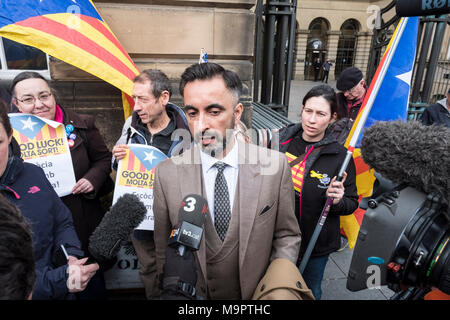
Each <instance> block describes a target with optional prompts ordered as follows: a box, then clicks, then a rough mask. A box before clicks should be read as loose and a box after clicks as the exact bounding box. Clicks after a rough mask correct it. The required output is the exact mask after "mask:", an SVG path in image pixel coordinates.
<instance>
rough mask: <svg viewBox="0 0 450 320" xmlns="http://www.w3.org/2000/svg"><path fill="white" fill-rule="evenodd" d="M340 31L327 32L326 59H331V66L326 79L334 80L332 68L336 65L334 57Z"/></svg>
mask: <svg viewBox="0 0 450 320" xmlns="http://www.w3.org/2000/svg"><path fill="white" fill-rule="evenodd" d="M340 34H341V32H340V31H329V32H328V54H327V59H328V58H329V59H331V62H332V63H333V66H332V67H331V69H330V73H329V75H328V80H335V76H334V68H335V67H336V57H337V51H338V44H339V36H340Z"/></svg>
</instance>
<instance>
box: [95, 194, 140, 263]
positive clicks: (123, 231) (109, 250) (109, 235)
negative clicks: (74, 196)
mask: <svg viewBox="0 0 450 320" xmlns="http://www.w3.org/2000/svg"><path fill="white" fill-rule="evenodd" d="M146 213H147V208H146V207H145V205H144V204H143V203H142V202H141V201H140V200H139V198H138V197H137V196H135V195H133V194H129V193H126V194H124V195H123V196H121V197H120V198H119V199H117V201H116V203H115V204H114V205H113V206H112V207H111V208H110V209H109V211H108V212H106V213H105V216H104V217H103V219H102V221H101V222H100V224H99V225H98V226H97V228H96V229H95V230H94V232H93V233H92V235H91V237H90V238H89V247H88V250H89V252H90V254H91V255H92V256H93V257H94V258H95V259H96V260H97V261H98V262H99V263H104V262H107V261H108V260H111V259H113V258H115V257H116V255H117V252H118V251H119V249H120V244H121V242H122V241H124V240H127V239H128V237H129V236H130V234H131V232H132V231H133V230H134V229H135V228H136V227H137V226H138V225H139V224H140V223H141V222H142V220H144V218H145V215H146Z"/></svg>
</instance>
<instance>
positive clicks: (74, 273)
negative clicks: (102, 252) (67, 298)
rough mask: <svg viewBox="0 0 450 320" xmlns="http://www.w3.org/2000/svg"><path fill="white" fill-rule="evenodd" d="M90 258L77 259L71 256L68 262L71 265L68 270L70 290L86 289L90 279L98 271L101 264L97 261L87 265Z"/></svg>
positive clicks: (79, 290)
mask: <svg viewBox="0 0 450 320" xmlns="http://www.w3.org/2000/svg"><path fill="white" fill-rule="evenodd" d="M87 260H88V258H83V259H77V258H75V257H72V256H69V260H68V262H67V264H68V265H69V267H68V269H67V272H68V273H69V278H68V279H67V288H68V289H69V292H81V291H83V290H84V289H86V286H87V285H88V283H89V280H91V278H92V277H93V276H94V274H95V273H96V272H97V270H98V268H99V266H98V264H97V263H93V264H88V265H85V263H86V261H87Z"/></svg>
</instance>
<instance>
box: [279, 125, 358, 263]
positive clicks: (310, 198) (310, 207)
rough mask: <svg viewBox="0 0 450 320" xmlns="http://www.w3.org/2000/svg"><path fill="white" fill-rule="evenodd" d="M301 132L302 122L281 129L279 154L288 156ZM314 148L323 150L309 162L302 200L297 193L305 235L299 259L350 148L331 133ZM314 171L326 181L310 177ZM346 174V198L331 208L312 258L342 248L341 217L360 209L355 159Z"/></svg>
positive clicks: (296, 202) (299, 217) (302, 229)
mask: <svg viewBox="0 0 450 320" xmlns="http://www.w3.org/2000/svg"><path fill="white" fill-rule="evenodd" d="M302 132H303V129H302V126H301V123H297V124H291V125H289V126H287V127H285V128H282V129H280V132H279V134H280V135H279V139H280V152H283V153H286V152H287V150H288V148H289V144H290V143H291V141H292V139H293V138H294V137H295V136H298V135H301V134H302ZM313 146H314V148H315V149H318V148H319V147H321V148H320V149H319V151H317V152H315V153H312V154H311V155H310V156H309V157H308V158H307V159H306V162H305V171H304V172H305V175H304V177H305V178H304V180H303V187H302V195H301V199H300V194H299V192H297V191H295V200H296V201H295V213H296V217H297V220H298V222H299V225H300V230H301V232H302V243H301V247H300V254H299V258H301V257H302V256H303V254H304V252H305V251H306V247H307V246H308V243H309V240H310V239H311V236H312V234H313V232H314V229H315V227H316V225H317V221H318V219H319V217H320V214H321V213H322V209H323V207H324V205H325V202H326V199H327V197H326V191H327V188H328V185H329V183H330V181H331V180H332V179H333V177H335V176H337V175H338V172H339V169H340V167H341V165H342V163H343V161H344V158H345V156H346V153H347V149H345V148H344V147H343V146H342V145H340V144H339V143H338V142H337V141H336V140H335V138H334V137H333V136H332V135H330V134H328V132H326V135H325V137H324V138H323V139H322V140H321V141H319V142H316V143H314V144H313ZM295 156H299V155H295ZM312 171H314V172H315V173H317V174H321V175H322V176H323V178H320V179H319V178H318V177H317V176H316V175H314V174H311V172H312ZM346 172H347V178H346V180H345V182H344V188H345V194H344V197H343V198H342V200H341V201H340V202H339V203H338V204H336V205H332V206H331V210H330V213H329V214H328V217H327V220H326V222H325V224H324V226H323V229H322V231H321V233H320V235H319V238H318V239H317V243H316V245H315V248H314V250H313V251H312V254H311V256H312V257H317V256H323V255H327V254H330V253H332V252H334V251H336V250H337V249H339V247H340V218H339V216H341V215H349V214H351V213H353V212H354V211H355V210H356V209H357V207H358V194H357V190H356V173H355V164H354V162H353V159H352V160H351V161H350V163H349V164H348V166H347V169H346ZM300 200H301V208H300ZM300 209H301V211H300Z"/></svg>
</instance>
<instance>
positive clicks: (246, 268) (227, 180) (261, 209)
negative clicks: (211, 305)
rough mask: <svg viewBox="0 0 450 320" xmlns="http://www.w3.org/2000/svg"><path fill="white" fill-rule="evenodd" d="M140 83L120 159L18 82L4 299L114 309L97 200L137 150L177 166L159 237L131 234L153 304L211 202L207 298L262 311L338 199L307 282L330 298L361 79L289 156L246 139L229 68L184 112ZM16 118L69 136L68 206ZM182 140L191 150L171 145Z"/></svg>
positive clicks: (330, 94)
mask: <svg viewBox="0 0 450 320" xmlns="http://www.w3.org/2000/svg"><path fill="white" fill-rule="evenodd" d="M326 63H328V66H327V68H328V70H325V71H327V73H328V71H329V67H330V66H331V63H330V61H327V62H326ZM327 78H328V77H327ZM133 82H134V86H133V95H132V98H133V99H134V102H135V106H134V110H133V113H132V115H131V116H130V117H129V118H128V119H126V121H125V124H124V126H123V129H122V133H121V136H120V138H119V139H118V141H117V142H116V144H115V146H114V148H113V149H112V152H110V151H109V150H108V148H107V146H106V145H105V142H104V140H103V138H102V136H101V135H100V133H99V130H98V129H97V127H96V125H95V121H94V117H92V116H87V115H81V114H78V113H75V112H74V111H72V110H70V109H69V108H64V107H63V106H61V105H60V104H59V103H58V102H57V100H58V99H57V93H56V92H55V91H54V90H53V89H52V88H51V85H50V84H49V82H48V81H47V80H45V79H44V78H43V77H42V76H41V75H39V74H38V73H35V72H23V73H21V74H19V75H18V76H16V78H15V79H14V80H13V82H12V87H11V95H12V98H11V105H10V106H7V105H6V104H4V103H2V105H0V193H1V196H0V217H1V218H0V239H2V240H4V241H0V242H1V243H0V270H1V274H0V282H1V283H2V286H0V299H26V298H32V299H105V298H106V297H107V294H106V288H105V281H104V278H103V269H102V268H100V266H99V265H98V264H97V263H95V262H94V263H92V262H88V258H90V254H89V250H88V247H89V237H90V235H91V234H92V233H93V232H94V230H95V228H96V227H97V226H98V225H99V223H100V221H101V220H102V218H103V216H104V213H105V210H104V209H103V208H102V206H101V204H100V197H101V196H102V195H104V194H106V193H109V192H111V191H112V183H111V181H110V173H111V169H113V170H117V164H118V161H120V160H121V159H123V158H124V157H125V155H126V149H127V148H128V146H127V144H129V143H134V144H142V145H149V146H153V147H156V148H158V149H159V150H161V151H162V152H163V153H164V154H165V155H167V156H168V157H169V159H168V160H166V161H164V162H162V163H160V164H159V165H158V166H157V168H156V173H155V180H154V203H153V214H154V221H155V224H154V231H147V230H135V231H134V232H133V233H132V234H131V235H130V238H131V241H132V243H133V246H134V248H135V250H136V254H137V257H138V259H139V261H140V264H141V268H140V270H139V273H140V277H141V280H142V282H143V284H144V287H145V292H146V297H147V299H158V298H159V297H160V295H161V286H160V278H161V276H160V275H161V274H162V273H163V270H164V264H165V257H166V256H165V252H166V247H167V243H168V238H169V234H170V232H171V230H172V229H173V228H175V227H176V226H177V225H178V223H179V213H178V212H179V207H180V203H181V202H182V200H183V199H184V197H185V196H186V195H188V194H199V195H202V196H203V197H204V198H205V199H207V202H208V207H209V211H208V214H207V216H206V221H205V227H204V236H203V237H204V238H203V240H202V242H201V244H200V247H199V250H198V251H197V252H195V263H196V267H197V268H196V269H197V272H198V277H197V283H196V284H195V286H196V289H197V290H196V292H197V295H198V296H202V297H204V298H206V299H251V297H252V296H253V294H254V291H255V289H256V287H257V286H258V282H259V281H260V280H261V279H262V278H263V277H264V275H265V273H266V271H267V269H268V267H269V265H270V263H271V261H274V260H275V259H285V260H287V261H289V262H290V263H292V264H295V265H297V266H298V265H299V263H300V261H301V259H302V257H303V255H304V253H305V249H306V247H307V245H308V243H309V240H310V239H311V236H312V233H313V231H314V228H315V226H316V223H317V220H318V217H319V216H320V213H321V211H322V208H323V206H324V204H325V202H326V200H327V198H332V199H333V202H332V206H331V210H330V214H329V217H328V219H327V220H326V222H325V225H324V226H323V230H322V232H321V234H320V236H319V238H318V240H317V244H316V246H315V247H314V250H313V251H312V255H311V258H310V259H309V261H308V264H307V266H306V269H305V270H304V272H303V274H302V277H303V278H304V280H305V282H306V284H307V286H308V287H309V288H310V289H311V290H312V293H313V294H314V297H315V298H316V299H320V298H321V282H322V278H323V274H324V270H325V266H326V264H327V261H328V257H329V255H330V253H332V252H334V251H336V250H338V249H339V247H340V237H341V236H340V227H339V216H341V215H349V214H352V213H353V212H354V211H355V210H356V209H357V207H358V194H357V190H356V173H355V164H354V163H353V160H351V161H350V163H349V165H348V167H347V170H346V171H345V173H344V177H343V179H342V181H337V180H336V176H337V175H338V171H339V169H340V166H341V164H342V162H343V159H344V157H345V153H346V149H345V148H344V147H343V145H342V144H343V141H345V137H346V136H347V134H348V132H349V129H350V128H351V124H352V122H353V120H354V119H355V118H356V115H357V113H358V111H359V108H360V107H361V104H362V101H363V100H364V97H365V94H366V91H367V86H366V83H365V81H364V78H363V74H362V72H361V70H359V69H357V68H354V67H351V68H348V69H346V70H344V71H343V72H342V74H341V76H340V78H339V79H338V81H337V84H336V87H337V89H338V90H339V91H340V92H339V93H336V92H335V90H334V89H333V88H332V87H330V86H329V85H327V84H322V85H319V86H315V87H314V88H312V89H311V90H310V91H309V92H308V93H307V94H306V95H305V96H304V98H303V101H302V103H301V106H300V108H301V122H300V123H296V124H292V125H289V126H287V127H285V128H282V129H280V130H279V134H278V135H277V136H278V139H279V141H277V145H279V150H271V148H266V147H265V146H257V145H255V144H253V143H252V141H251V139H250V136H248V135H246V134H245V132H243V131H244V130H245V129H246V127H245V125H244V124H243V123H242V121H241V117H242V114H243V110H244V107H243V105H242V103H241V102H240V95H241V92H242V83H241V80H240V79H239V77H238V75H237V74H236V73H235V72H233V71H230V70H226V69H224V68H223V67H222V66H220V65H218V64H215V63H202V64H194V65H192V66H190V67H188V68H187V69H186V70H185V71H184V73H183V74H182V76H181V82H180V85H179V90H180V94H181V96H182V97H183V102H184V103H183V104H184V107H183V109H181V108H180V107H178V106H176V105H175V104H173V103H171V102H170V97H171V94H172V88H171V85H170V81H169V79H168V77H167V76H166V75H165V74H164V73H163V72H161V71H159V70H144V71H143V72H142V73H141V74H140V75H138V76H137V77H136V78H135V79H134V81H133ZM325 82H326V81H325ZM449 101H450V91H449V93H448V95H447V99H446V101H444V102H442V101H440V102H439V103H438V104H437V106H436V107H434V106H433V107H432V108H430V109H429V110H428V109H427V110H428V112H427V113H426V114H424V117H423V121H424V123H426V124H431V122H433V121H438V122H439V121H440V122H441V123H446V124H447V125H448V120H449V116H448V114H449V112H448V111H449V105H450V102H449ZM435 109H436V110H435ZM445 111H446V112H447V113H445ZM8 112H19V113H25V114H33V115H36V116H39V117H41V118H45V119H48V120H53V121H56V122H59V123H62V124H64V126H65V128H66V131H67V128H68V127H69V128H70V131H71V132H70V134H73V135H72V138H73V144H72V145H71V147H70V153H71V157H72V165H73V168H74V172H75V178H76V184H75V186H74V187H73V189H72V193H71V194H70V195H67V196H64V197H58V195H57V194H56V192H55V191H54V190H53V187H52V186H51V184H50V183H49V182H48V180H47V178H46V176H45V175H44V172H43V170H42V169H41V168H39V167H37V166H35V165H33V164H29V163H27V162H24V161H23V160H22V159H21V157H20V148H19V146H18V144H17V142H16V141H14V138H13V129H12V128H11V124H10V121H9V117H8ZM179 129H181V130H185V131H186V132H187V137H188V139H187V140H188V141H186V139H184V140H182V139H179V140H177V139H172V134H173V132H174V131H175V130H179ZM240 134H241V135H240ZM185 137H186V136H185ZM269 147H270V146H269ZM268 167H270V170H268V169H267V168H268ZM3 230H5V231H3ZM5 243H7V244H8V245H5ZM61 253H64V255H65V254H67V256H64V255H63V256H62V258H61ZM3 270H6V271H3ZM6 279H8V280H6ZM6 282H8V283H11V286H12V284H14V283H15V284H16V287H15V288H13V287H11V286H4V283H6ZM74 283H76V284H77V285H72V284H74Z"/></svg>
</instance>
